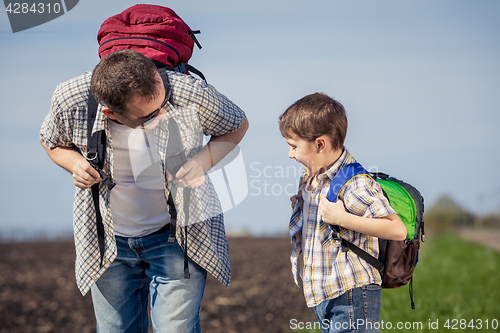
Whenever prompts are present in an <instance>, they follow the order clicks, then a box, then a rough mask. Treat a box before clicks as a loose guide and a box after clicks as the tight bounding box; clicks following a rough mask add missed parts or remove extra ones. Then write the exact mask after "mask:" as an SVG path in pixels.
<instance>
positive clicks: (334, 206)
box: [319, 197, 349, 226]
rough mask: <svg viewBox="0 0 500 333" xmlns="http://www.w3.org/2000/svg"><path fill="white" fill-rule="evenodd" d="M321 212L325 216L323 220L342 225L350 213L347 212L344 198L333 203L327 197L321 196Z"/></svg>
mask: <svg viewBox="0 0 500 333" xmlns="http://www.w3.org/2000/svg"><path fill="white" fill-rule="evenodd" d="M319 213H320V214H321V216H322V217H323V221H324V222H325V223H329V224H336V225H340V226H342V221H343V219H344V218H345V217H346V216H349V213H348V212H346V210H345V207H344V203H343V202H342V200H338V201H337V202H335V203H333V202H330V201H329V200H328V199H327V198H326V197H323V198H321V201H320V203H319Z"/></svg>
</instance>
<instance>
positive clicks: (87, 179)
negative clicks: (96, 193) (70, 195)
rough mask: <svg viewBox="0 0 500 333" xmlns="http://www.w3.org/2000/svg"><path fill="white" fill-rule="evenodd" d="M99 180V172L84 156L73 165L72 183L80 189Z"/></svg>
mask: <svg viewBox="0 0 500 333" xmlns="http://www.w3.org/2000/svg"><path fill="white" fill-rule="evenodd" d="M101 181H102V178H101V176H100V175H99V172H97V170H96V169H94V168H93V167H92V166H91V165H90V163H89V162H88V161H87V160H86V159H85V158H81V159H79V160H78V162H76V164H75V166H74V167H73V183H74V184H75V186H77V187H79V188H81V189H87V188H90V187H91V186H92V185H94V184H96V183H100V182H101Z"/></svg>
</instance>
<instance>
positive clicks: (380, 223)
mask: <svg viewBox="0 0 500 333" xmlns="http://www.w3.org/2000/svg"><path fill="white" fill-rule="evenodd" d="M319 213H320V214H321V216H322V217H323V221H324V222H326V223H329V224H335V225H339V226H341V227H342V228H345V229H350V230H354V231H357V232H360V233H363V234H366V235H370V236H375V237H378V238H384V239H389V240H398V241H401V240H404V239H405V238H406V227H405V225H404V224H403V221H401V219H400V218H399V216H398V215H397V214H390V215H387V216H384V217H374V218H368V217H362V216H357V215H354V214H351V213H349V212H347V211H346V210H345V207H344V203H343V202H342V201H341V200H338V201H337V202H335V203H333V202H330V201H329V200H328V199H327V198H326V197H323V198H322V199H321V201H320V203H319Z"/></svg>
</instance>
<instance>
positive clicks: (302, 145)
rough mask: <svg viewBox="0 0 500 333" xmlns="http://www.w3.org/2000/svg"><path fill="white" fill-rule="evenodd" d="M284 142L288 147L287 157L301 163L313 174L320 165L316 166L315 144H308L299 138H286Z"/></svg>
mask: <svg viewBox="0 0 500 333" xmlns="http://www.w3.org/2000/svg"><path fill="white" fill-rule="evenodd" d="M286 142H287V143H288V145H289V146H290V150H289V151H288V157H290V158H293V159H295V160H296V161H297V162H299V163H302V164H303V165H304V166H305V167H306V168H307V169H308V170H309V172H310V173H312V174H314V173H315V172H316V171H317V170H319V168H321V165H319V164H318V155H319V154H318V149H317V147H316V142H315V141H313V142H309V141H306V140H303V139H300V138H296V139H291V138H286Z"/></svg>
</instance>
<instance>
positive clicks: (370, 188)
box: [289, 148, 396, 307]
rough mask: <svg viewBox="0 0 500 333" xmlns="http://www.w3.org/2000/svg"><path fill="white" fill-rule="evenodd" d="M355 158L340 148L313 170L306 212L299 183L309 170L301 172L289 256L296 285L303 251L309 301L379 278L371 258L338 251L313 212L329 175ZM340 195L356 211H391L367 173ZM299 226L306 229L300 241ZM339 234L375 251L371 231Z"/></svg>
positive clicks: (367, 213) (327, 228)
mask: <svg viewBox="0 0 500 333" xmlns="http://www.w3.org/2000/svg"><path fill="white" fill-rule="evenodd" d="M354 162H356V161H355V159H354V158H353V157H352V156H351V154H350V153H349V151H348V150H347V149H346V148H344V152H343V154H342V155H341V157H340V158H339V159H338V160H337V161H336V162H335V163H334V164H333V166H332V167H330V169H329V170H327V171H326V172H324V173H322V174H320V175H319V176H318V185H317V186H316V187H315V188H314V189H313V190H312V191H311V198H310V206H309V211H307V212H304V211H303V210H302V206H303V203H304V200H303V198H302V189H303V188H304V186H305V185H306V184H307V183H308V181H309V178H310V176H309V175H308V174H303V175H302V176H301V178H300V185H299V192H298V200H297V202H296V204H295V207H294V209H293V213H292V218H291V219H290V225H289V232H290V237H291V240H292V246H293V249H292V254H291V256H290V260H291V262H292V272H293V276H294V280H295V283H296V284H297V285H298V286H299V282H298V277H297V275H298V269H299V268H298V267H297V262H298V256H299V254H300V253H303V261H304V267H303V268H302V269H303V271H302V281H303V287H304V296H305V298H306V302H307V306H308V307H313V306H316V305H318V304H320V303H321V302H323V301H325V300H328V299H332V298H336V297H338V296H340V295H342V294H344V293H345V292H346V291H348V290H350V289H353V288H357V287H361V286H363V285H368V284H378V285H380V284H381V283H382V281H381V278H380V274H379V273H378V271H377V270H376V269H375V268H373V267H372V266H371V265H370V264H368V263H367V262H365V261H364V260H363V259H361V258H359V257H358V256H357V255H356V254H354V253H353V252H352V251H347V252H342V246H341V245H340V242H339V241H336V240H334V239H333V236H332V230H331V227H330V225H329V224H327V223H325V222H323V220H322V218H321V215H320V214H319V212H318V207H319V202H320V200H321V198H323V197H325V198H326V194H327V193H328V188H329V187H330V183H331V181H332V178H333V177H334V176H335V175H336V174H337V173H338V172H339V170H341V169H342V168H343V167H344V166H346V165H348V164H349V163H354ZM339 198H340V200H342V201H343V202H344V205H345V208H346V210H347V211H348V212H350V213H352V214H355V215H358V216H364V217H383V216H387V215H390V214H393V213H396V212H395V211H394V210H393V209H392V207H391V206H390V205H389V202H388V200H387V199H386V198H385V197H384V194H383V192H382V189H381V188H380V185H379V184H378V183H377V182H376V181H374V180H373V179H371V178H370V177H367V176H363V175H360V176H357V177H355V178H354V179H353V180H351V181H350V182H349V183H348V184H347V185H346V186H345V187H344V188H343V189H342V190H341V192H340V195H339ZM302 232H305V237H304V240H305V241H304V243H305V244H302V239H301V238H302ZM341 237H343V238H345V239H346V240H348V241H350V242H352V243H354V244H355V245H357V246H358V247H360V248H362V249H363V250H365V251H366V252H368V253H370V254H371V255H373V256H374V257H378V239H377V238H376V237H372V236H368V235H364V234H361V233H359V232H355V231H352V230H347V229H343V228H342V229H341Z"/></svg>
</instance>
